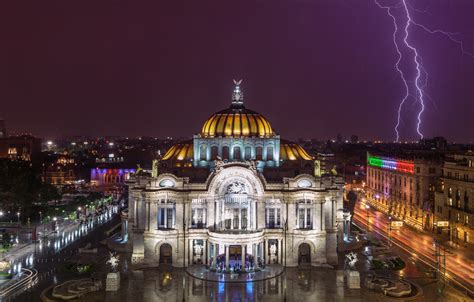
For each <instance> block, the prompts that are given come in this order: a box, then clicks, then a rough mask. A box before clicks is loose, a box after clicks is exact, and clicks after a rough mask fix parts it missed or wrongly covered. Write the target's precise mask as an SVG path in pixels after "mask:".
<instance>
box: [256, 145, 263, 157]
mask: <svg viewBox="0 0 474 302" xmlns="http://www.w3.org/2000/svg"><path fill="white" fill-rule="evenodd" d="M255 153H256V154H255V158H256V160H262V147H257V148H255Z"/></svg>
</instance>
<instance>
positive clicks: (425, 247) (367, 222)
mask: <svg viewBox="0 0 474 302" xmlns="http://www.w3.org/2000/svg"><path fill="white" fill-rule="evenodd" d="M354 221H355V222H357V223H359V224H361V225H363V226H364V227H368V229H369V230H370V231H375V232H377V233H379V234H381V235H383V236H384V237H385V238H388V233H389V232H390V237H391V239H392V241H393V242H394V243H397V244H398V245H400V246H401V247H402V248H404V249H405V250H407V252H409V253H411V254H412V256H414V257H418V258H420V259H422V260H424V261H425V262H427V263H428V264H430V265H431V267H432V268H433V269H435V268H436V263H437V259H436V256H435V254H436V250H435V245H434V240H433V238H432V237H430V236H429V235H426V234H422V233H420V232H417V231H415V230H413V229H411V228H409V227H407V226H402V227H401V229H400V230H389V223H390V220H389V219H388V217H387V216H386V215H385V214H383V213H381V212H378V211H377V210H375V209H374V208H373V207H370V209H369V217H368V218H367V209H366V208H365V207H363V208H360V207H356V209H355V215H354ZM442 259H443V257H441V260H442ZM440 266H441V271H442V270H443V265H442V263H441V264H440ZM446 271H447V277H448V278H450V279H452V280H453V282H455V283H456V285H458V286H460V287H462V288H464V289H465V290H469V291H471V292H473V293H474V263H473V261H471V260H470V259H469V258H466V257H465V256H464V255H462V254H460V253H457V254H453V253H449V252H448V253H447V255H446Z"/></svg>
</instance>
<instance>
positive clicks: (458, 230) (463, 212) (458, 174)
mask: <svg viewBox="0 0 474 302" xmlns="http://www.w3.org/2000/svg"><path fill="white" fill-rule="evenodd" d="M435 213H436V220H437V222H440V221H444V222H448V225H445V226H439V227H437V230H438V231H439V232H447V233H448V234H449V235H450V237H451V239H452V240H454V241H456V242H457V243H464V244H473V240H474V239H473V238H474V154H472V153H468V154H457V155H454V156H452V157H451V158H447V159H446V161H445V163H444V167H443V177H442V186H441V187H440V190H439V191H438V192H436V195H435Z"/></svg>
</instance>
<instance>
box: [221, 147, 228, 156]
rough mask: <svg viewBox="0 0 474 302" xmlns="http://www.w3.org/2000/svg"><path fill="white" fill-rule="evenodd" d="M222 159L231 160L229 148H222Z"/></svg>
mask: <svg viewBox="0 0 474 302" xmlns="http://www.w3.org/2000/svg"><path fill="white" fill-rule="evenodd" d="M222 159H229V147H227V146H224V147H222Z"/></svg>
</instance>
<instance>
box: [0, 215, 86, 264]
mask: <svg viewBox="0 0 474 302" xmlns="http://www.w3.org/2000/svg"><path fill="white" fill-rule="evenodd" d="M48 225H49V224H48ZM77 226H78V223H77V222H75V221H72V220H71V221H68V223H67V224H63V225H62V229H63V231H68V230H70V229H71V228H74V227H77ZM44 228H45V226H44V224H43V230H44ZM37 230H38V228H37ZM37 232H38V233H39V231H37ZM53 234H54V231H53V230H50V231H49V232H48V233H47V234H45V235H42V236H41V238H47V237H49V236H51V235H53ZM34 249H35V242H34V241H31V242H28V243H20V244H17V245H15V246H14V247H12V248H11V249H10V250H9V251H8V252H6V253H3V254H2V256H1V258H0V261H10V260H12V259H13V260H14V259H17V258H21V257H23V256H24V255H25V254H29V253H32V252H34Z"/></svg>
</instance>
